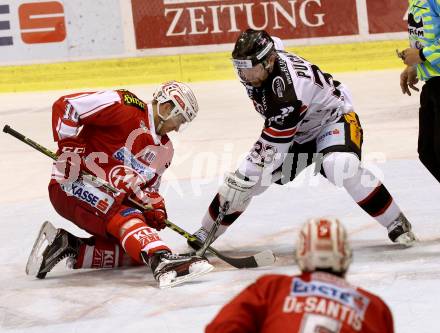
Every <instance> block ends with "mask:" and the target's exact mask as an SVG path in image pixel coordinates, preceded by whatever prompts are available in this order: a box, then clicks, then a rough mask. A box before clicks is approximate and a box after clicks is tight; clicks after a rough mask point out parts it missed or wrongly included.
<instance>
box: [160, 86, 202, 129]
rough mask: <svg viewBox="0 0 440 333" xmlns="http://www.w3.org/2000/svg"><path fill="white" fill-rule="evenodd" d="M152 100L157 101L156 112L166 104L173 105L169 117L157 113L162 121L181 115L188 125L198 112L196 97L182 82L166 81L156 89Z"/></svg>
mask: <svg viewBox="0 0 440 333" xmlns="http://www.w3.org/2000/svg"><path fill="white" fill-rule="evenodd" d="M153 98H154V99H155V100H156V101H157V104H158V110H160V108H159V107H160V105H161V104H163V103H166V102H172V103H173V105H174V108H173V109H172V110H171V113H170V115H169V116H167V117H164V116H162V115H161V114H160V112H158V115H159V117H160V119H161V120H162V121H166V120H167V119H170V118H172V117H177V116H179V115H182V116H183V118H184V119H185V122H187V123H189V122H191V121H192V120H193V119H194V118H195V117H196V116H197V113H198V112H199V106H198V104H197V99H196V96H195V95H194V93H193V91H192V90H191V88H190V87H189V86H188V85H186V84H185V83H182V82H178V81H168V82H165V83H162V84H161V85H160V86H159V87H158V88H157V89H156V91H155V93H154V94H153Z"/></svg>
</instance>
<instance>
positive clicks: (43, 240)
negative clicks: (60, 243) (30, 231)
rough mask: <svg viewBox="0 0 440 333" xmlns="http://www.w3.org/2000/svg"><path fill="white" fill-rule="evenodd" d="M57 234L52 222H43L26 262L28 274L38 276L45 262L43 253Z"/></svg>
mask: <svg viewBox="0 0 440 333" xmlns="http://www.w3.org/2000/svg"><path fill="white" fill-rule="evenodd" d="M56 234H57V229H56V228H55V227H54V226H53V225H52V223H50V222H49V221H46V222H44V223H43V225H42V226H41V229H40V232H39V233H38V237H37V239H36V240H35V243H34V246H33V247H32V251H31V254H30V255H29V258H28V261H27V264H26V274H27V275H32V276H37V274H38V272H39V270H40V267H41V264H42V262H43V255H42V254H43V252H44V250H45V249H46V247H47V246H49V245H51V244H52V243H53V241H54V239H55V236H56Z"/></svg>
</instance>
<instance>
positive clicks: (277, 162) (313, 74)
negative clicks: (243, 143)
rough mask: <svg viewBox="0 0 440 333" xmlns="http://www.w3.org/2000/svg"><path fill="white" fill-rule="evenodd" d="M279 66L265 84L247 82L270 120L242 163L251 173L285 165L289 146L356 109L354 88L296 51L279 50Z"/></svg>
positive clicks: (244, 171)
mask: <svg viewBox="0 0 440 333" xmlns="http://www.w3.org/2000/svg"><path fill="white" fill-rule="evenodd" d="M277 54H278V57H277V59H276V61H275V64H274V69H273V71H272V72H271V73H270V74H269V77H268V78H267V79H266V80H265V81H264V83H263V85H262V86H261V87H252V86H251V85H250V84H246V83H244V85H245V87H246V90H247V93H248V96H249V98H250V99H251V100H252V102H253V104H254V107H255V109H256V111H257V112H258V113H260V114H261V115H262V116H263V118H264V119H265V123H264V128H263V130H262V132H261V135H260V137H259V139H258V140H257V142H256V143H255V145H254V147H253V148H252V149H251V151H250V152H249V154H248V155H247V156H246V158H245V159H244V160H243V162H242V163H241V165H240V167H239V172H240V173H241V174H243V175H245V176H248V177H251V176H261V174H262V172H263V168H270V169H271V170H275V169H277V168H278V167H279V166H281V165H282V163H283V161H284V158H285V156H286V154H287V152H288V150H289V147H290V146H291V145H292V144H293V143H294V142H297V143H305V142H308V141H311V140H313V139H315V138H316V136H317V135H318V133H319V132H320V130H321V129H322V127H323V126H325V125H327V124H331V123H334V122H337V121H338V120H339V118H340V117H341V115H342V114H345V113H348V112H350V111H353V106H352V103H351V96H350V93H349V92H348V91H347V89H346V87H345V86H344V85H343V84H341V83H340V82H338V81H334V80H333V77H332V76H331V75H330V74H327V73H324V72H322V71H321V70H320V69H319V67H318V66H316V65H314V64H312V63H310V62H308V61H307V60H305V59H303V58H301V57H299V56H297V55H295V54H291V53H287V52H284V51H281V50H277Z"/></svg>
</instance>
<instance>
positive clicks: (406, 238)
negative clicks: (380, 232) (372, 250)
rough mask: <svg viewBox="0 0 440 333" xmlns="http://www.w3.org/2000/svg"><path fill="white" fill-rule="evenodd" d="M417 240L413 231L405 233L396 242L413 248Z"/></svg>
mask: <svg viewBox="0 0 440 333" xmlns="http://www.w3.org/2000/svg"><path fill="white" fill-rule="evenodd" d="M416 241H417V239H416V237H415V236H414V234H413V233H412V232H411V231H408V232H405V233H403V234H401V235H400V236H399V237H397V238H396V240H395V241H394V242H395V243H397V244H400V245H403V246H406V247H411V246H413V245H414V244H415V243H416Z"/></svg>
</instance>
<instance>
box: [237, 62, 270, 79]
mask: <svg viewBox="0 0 440 333" xmlns="http://www.w3.org/2000/svg"><path fill="white" fill-rule="evenodd" d="M232 64H233V65H234V69H235V73H236V74H237V76H238V78H239V79H240V81H242V82H252V81H255V80H259V79H260V78H261V77H262V76H263V75H264V67H263V64H261V63H257V64H255V65H254V66H253V65H252V61H251V60H239V59H232Z"/></svg>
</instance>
